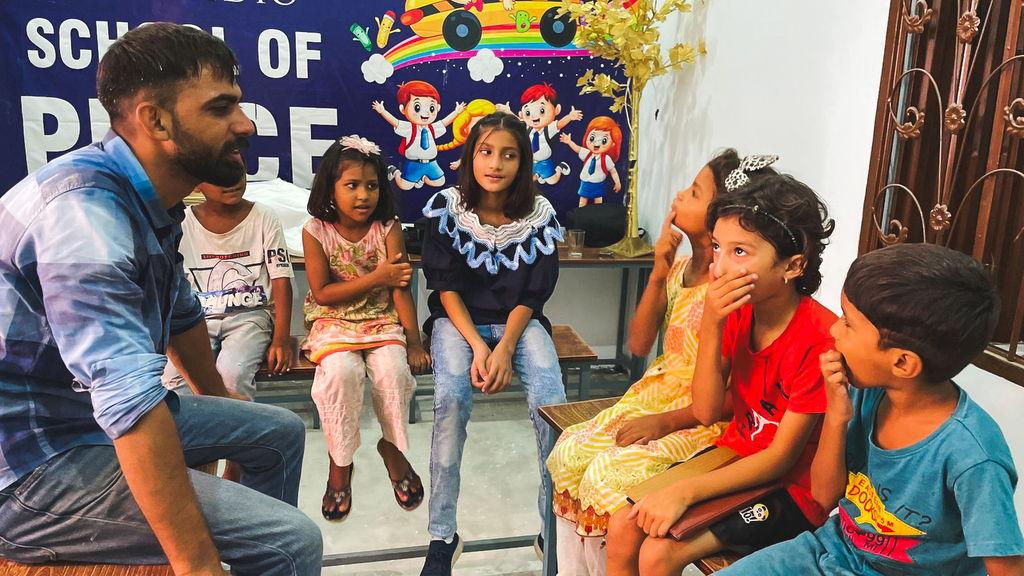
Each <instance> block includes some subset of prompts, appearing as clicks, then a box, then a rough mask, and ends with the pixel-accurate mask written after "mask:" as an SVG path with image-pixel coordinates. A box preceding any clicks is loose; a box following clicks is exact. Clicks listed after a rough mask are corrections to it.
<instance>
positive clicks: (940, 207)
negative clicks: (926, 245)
mask: <svg viewBox="0 0 1024 576" xmlns="http://www.w3.org/2000/svg"><path fill="white" fill-rule="evenodd" d="M952 219H953V215H952V214H950V213H949V208H947V207H946V205H945V204H936V205H935V207H934V208H932V211H931V213H930V214H928V223H929V224H931V227H932V230H935V231H936V232H945V231H946V230H949V225H950V220H952Z"/></svg>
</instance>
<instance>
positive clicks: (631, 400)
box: [547, 256, 725, 537]
mask: <svg viewBox="0 0 1024 576" xmlns="http://www.w3.org/2000/svg"><path fill="white" fill-rule="evenodd" d="M687 262H689V257H687V256H680V257H678V258H677V259H676V261H675V263H674V264H673V266H672V269H671V270H670V271H669V276H668V281H667V282H666V285H667V292H668V302H669V305H668V311H667V313H666V315H665V326H666V328H665V353H664V354H663V355H662V356H659V357H658V358H657V359H656V360H655V361H654V363H653V364H652V365H651V367H650V368H648V370H647V372H646V373H645V374H644V376H643V378H641V379H640V381H639V382H637V383H635V384H633V385H632V386H631V387H630V388H629V391H628V392H626V394H625V395H624V396H623V397H622V399H621V400H619V402H617V403H616V404H615V405H614V406H612V407H610V408H607V409H605V410H603V411H602V412H601V413H599V414H598V415H597V416H595V417H594V418H593V419H592V420H589V421H587V422H582V423H580V424H576V425H575V426H572V427H570V428H567V429H566V430H565V432H563V433H562V435H561V437H559V439H558V442H557V443H556V444H555V448H554V450H553V451H552V452H551V455H550V456H549V457H548V459H547V465H548V470H550V471H551V479H552V481H553V483H554V487H555V489H554V509H555V514H557V515H558V516H559V517H561V518H564V519H566V520H569V521H570V522H573V523H575V524H576V532H577V533H578V534H579V535H580V536H592V537H599V536H604V534H605V532H606V531H607V528H608V519H609V518H610V517H611V515H612V514H614V513H615V512H616V511H617V510H618V509H619V508H622V506H624V505H625V504H626V491H627V490H629V489H630V488H632V487H633V486H635V485H637V484H639V483H640V482H643V481H644V480H647V479H648V478H650V477H651V476H654V475H655V474H658V473H659V472H663V471H664V470H666V469H667V468H668V467H669V466H670V465H672V464H674V463H676V462H681V461H683V460H686V459H687V458H689V457H690V456H692V455H693V454H695V453H696V452H698V451H700V450H701V449H702V448H704V447H705V446H707V445H709V444H711V443H712V442H714V441H715V440H716V439H717V438H718V437H719V436H721V435H722V432H724V431H725V423H719V424H715V425H714V426H698V427H696V428H690V429H686V430H679V431H677V432H673V433H671V434H669V435H668V436H665V437H664V438H661V439H660V440H655V441H653V442H650V443H648V444H647V445H645V446H641V445H637V444H634V445H632V446H626V447H618V446H616V445H615V435H616V434H617V433H618V431H619V429H620V428H622V426H623V425H625V424H626V423H627V422H629V421H630V420H634V419H636V418H639V417H641V416H647V415H650V414H660V413H663V412H668V411H671V410H677V409H679V408H685V407H686V406H689V405H690V403H691V401H692V400H691V395H690V381H691V380H692V378H693V368H694V363H695V361H696V359H697V336H698V331H699V329H700V322H701V315H702V313H703V311H704V295H705V293H706V292H707V287H708V286H707V284H702V285H700V286H696V287H693V288H687V287H684V286H683V270H684V269H685V267H686V264H687Z"/></svg>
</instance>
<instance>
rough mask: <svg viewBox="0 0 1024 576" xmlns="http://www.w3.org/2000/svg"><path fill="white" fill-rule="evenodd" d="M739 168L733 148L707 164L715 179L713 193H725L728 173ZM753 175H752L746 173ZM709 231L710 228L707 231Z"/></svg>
mask: <svg viewBox="0 0 1024 576" xmlns="http://www.w3.org/2000/svg"><path fill="white" fill-rule="evenodd" d="M739 167H740V155H739V153H738V152H736V150H735V149H734V148H726V149H725V150H722V151H721V152H719V153H718V154H717V155H716V156H715V157H714V158H712V159H711V161H710V162H708V168H710V169H711V175H712V176H714V178H715V193H716V194H718V193H721V192H724V191H725V179H726V177H727V176H729V173H730V172H732V171H733V170H735V169H737V168H739ZM748 174H753V173H748ZM708 230H710V228H709V229H708Z"/></svg>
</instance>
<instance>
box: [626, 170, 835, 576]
mask: <svg viewBox="0 0 1024 576" xmlns="http://www.w3.org/2000/svg"><path fill="white" fill-rule="evenodd" d="M775 160H776V157H774V156H748V157H747V158H744V159H743V162H742V163H741V164H740V167H739V168H737V169H736V170H735V171H733V173H732V174H730V175H729V177H728V178H727V179H726V181H725V184H726V191H725V192H723V193H720V194H719V195H718V196H717V197H716V198H715V199H714V201H712V203H711V204H710V206H709V207H708V217H707V218H708V230H711V231H712V250H713V251H714V260H715V261H714V264H712V266H711V279H712V282H711V285H710V287H709V288H708V293H707V297H706V300H705V305H704V317H703V319H702V322H701V328H700V343H701V345H700V349H699V351H698V353H697V364H696V368H695V373H694V378H693V413H694V416H696V417H697V419H698V420H700V421H701V423H704V424H711V423H714V422H716V421H718V420H719V419H720V418H721V417H722V414H723V408H724V406H725V404H726V401H727V399H728V396H727V395H728V394H731V398H732V406H733V418H732V421H731V422H730V423H729V426H728V428H727V429H726V431H725V434H724V436H723V437H722V438H721V439H720V440H719V441H718V442H717V443H716V445H717V446H720V447H725V448H729V449H731V450H733V451H735V452H736V453H737V454H738V455H739V456H740V457H741V458H740V459H738V460H735V461H734V462H732V463H730V464H728V465H726V466H723V467H721V468H719V469H717V470H714V471H712V472H709V473H706V474H703V475H700V476H697V477H693V478H689V479H686V480H681V481H679V482H676V483H675V484H673V485H672V486H669V487H668V488H666V489H663V490H661V491H658V492H654V493H652V494H649V495H648V496H647V497H645V498H643V499H641V500H640V501H639V502H637V503H636V505H635V506H631V507H627V508H624V509H622V510H620V511H619V512H618V513H616V514H615V515H614V516H613V517H612V519H611V522H610V526H609V528H608V573H609V574H616V575H618V574H643V575H644V576H647V575H651V574H678V573H679V572H680V571H681V570H682V569H683V567H685V566H686V565H687V564H689V563H691V562H693V561H694V560H697V559H699V558H703V557H705V556H708V555H710V554H713V553H715V552H719V551H721V550H727V549H728V550H732V551H735V552H739V553H741V554H749V553H751V552H753V551H755V550H759V549H761V548H764V547H766V546H769V545H771V544H775V543H777V542H781V541H784V540H789V539H791V538H794V537H795V536H797V535H798V534H799V533H801V532H803V531H804V530H813V529H814V528H815V527H817V526H820V525H821V524H822V523H823V522H824V521H825V519H826V518H827V516H828V514H827V511H825V510H822V509H821V507H820V506H818V504H817V503H816V502H815V501H814V499H813V498H812V497H811V493H810V465H811V461H812V459H813V458H814V451H815V449H816V446H817V438H818V434H819V429H820V425H819V420H820V418H819V417H820V415H821V414H822V413H824V412H825V391H824V385H823V381H822V376H821V370H820V367H819V363H818V356H819V355H820V354H821V353H823V352H825V351H827V350H830V349H831V348H832V340H831V337H830V336H829V327H830V326H831V325H832V324H833V323H834V322H835V321H836V316H835V314H833V313H832V312H830V311H829V310H828V309H826V308H825V307H824V306H822V305H821V304H819V303H817V302H816V301H815V300H814V299H812V298H811V297H810V295H811V294H813V293H814V292H815V291H816V290H817V289H818V286H819V285H820V284H821V272H820V266H821V253H822V251H823V250H824V247H825V239H826V238H828V236H829V235H830V234H831V233H832V229H833V227H834V223H833V221H832V220H830V219H829V218H828V212H827V209H826V208H825V205H824V203H823V202H822V201H821V200H820V199H819V198H818V196H817V195H816V194H815V193H814V191H813V190H811V189H810V188H808V187H807V186H806V185H804V184H802V183H800V182H798V181H797V180H795V179H793V178H792V177H790V176H787V175H783V174H779V173H777V172H776V171H775V170H774V169H772V168H769V167H768V165H769V164H771V163H772V162H774V161H775ZM730 383H731V384H730ZM775 480H778V481H780V482H781V484H782V485H783V488H780V489H779V490H777V491H775V492H772V493H770V494H768V495H766V496H764V497H762V498H761V499H760V500H759V501H758V502H757V503H755V504H753V505H751V506H748V507H745V508H743V509H741V510H739V511H738V512H736V513H733V514H730V515H728V516H726V517H725V518H724V519H722V520H720V521H718V522H716V523H714V524H712V525H711V526H709V527H708V528H705V529H703V530H700V531H699V532H697V533H696V535H693V536H690V537H688V538H686V539H684V540H683V541H679V542H677V541H676V540H674V539H672V538H671V537H668V538H666V537H665V536H666V535H667V533H668V531H669V529H670V528H671V527H672V525H673V524H675V523H676V521H678V520H679V518H680V517H681V516H682V515H683V513H684V512H685V511H686V510H687V509H688V508H689V507H690V506H692V505H694V504H696V503H698V502H701V501H704V500H708V499H711V498H714V497H717V496H721V495H724V494H729V493H731V492H736V491H739V490H743V489H747V488H752V487H755V486H758V485H762V484H765V483H768V482H772V481H775ZM648 536H652V538H648Z"/></svg>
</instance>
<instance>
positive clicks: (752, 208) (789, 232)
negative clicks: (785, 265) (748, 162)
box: [722, 164, 800, 250]
mask: <svg viewBox="0 0 1024 576" xmlns="http://www.w3.org/2000/svg"><path fill="white" fill-rule="evenodd" d="M765 166H767V164H765ZM726 208H742V209H744V210H750V211H751V212H753V213H755V214H764V215H765V216H767V217H769V218H771V219H772V220H775V221H776V222H778V224H779V226H782V229H783V230H785V231H786V234H787V235H788V236H789V239H790V241H791V242H793V247H794V248H796V249H797V250H800V244H798V243H797V241H796V235H795V234H793V231H792V230H790V228H789V226H787V225H786V223H785V222H783V221H782V220H780V219H779V218H777V217H775V216H774V215H772V214H769V213H768V212H767V211H765V210H762V209H761V207H760V206H758V205H757V204H754V205H753V206H747V205H746V204H729V205H728V206H723V207H722V209H723V210H724V209H726Z"/></svg>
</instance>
